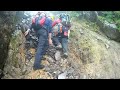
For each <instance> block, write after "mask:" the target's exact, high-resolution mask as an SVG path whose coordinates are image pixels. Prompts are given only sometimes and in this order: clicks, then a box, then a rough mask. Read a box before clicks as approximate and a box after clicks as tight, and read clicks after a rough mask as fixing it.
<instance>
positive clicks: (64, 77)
mask: <svg viewBox="0 0 120 90" xmlns="http://www.w3.org/2000/svg"><path fill="white" fill-rule="evenodd" d="M66 75H67V72H64V73H61V74H60V75H58V79H66Z"/></svg>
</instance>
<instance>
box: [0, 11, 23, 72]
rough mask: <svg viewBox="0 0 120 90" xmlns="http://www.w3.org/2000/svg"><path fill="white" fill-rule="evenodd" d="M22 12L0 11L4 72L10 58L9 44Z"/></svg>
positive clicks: (0, 60) (0, 66)
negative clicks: (6, 62)
mask: <svg viewBox="0 0 120 90" xmlns="http://www.w3.org/2000/svg"><path fill="white" fill-rule="evenodd" d="M20 13H21V12H17V11H0V69H1V70H3V67H4V64H5V61H6V59H7V56H8V50H9V43H10V39H11V36H12V33H13V32H14V31H15V25H16V23H17V21H18V20H19V19H20V18H21V17H19V16H20V15H19V14H20Z"/></svg>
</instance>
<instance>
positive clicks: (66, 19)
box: [61, 14, 71, 37]
mask: <svg viewBox="0 0 120 90" xmlns="http://www.w3.org/2000/svg"><path fill="white" fill-rule="evenodd" d="M61 24H62V36H63V37H68V36H69V29H70V27H71V22H70V16H69V15H66V14H63V16H62V21H61Z"/></svg>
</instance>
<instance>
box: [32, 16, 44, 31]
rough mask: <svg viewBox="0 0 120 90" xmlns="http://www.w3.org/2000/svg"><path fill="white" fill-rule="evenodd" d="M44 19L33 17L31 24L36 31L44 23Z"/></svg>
mask: <svg viewBox="0 0 120 90" xmlns="http://www.w3.org/2000/svg"><path fill="white" fill-rule="evenodd" d="M45 20H46V17H35V18H33V19H32V24H34V27H35V28H37V29H40V28H41V27H42V26H43V25H44V23H45Z"/></svg>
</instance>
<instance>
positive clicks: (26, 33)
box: [24, 24, 33, 36]
mask: <svg viewBox="0 0 120 90" xmlns="http://www.w3.org/2000/svg"><path fill="white" fill-rule="evenodd" d="M32 28H33V24H31V26H30V28H28V29H27V31H26V32H25V33H24V35H25V36H27V35H28V33H29V32H30V30H32Z"/></svg>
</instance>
